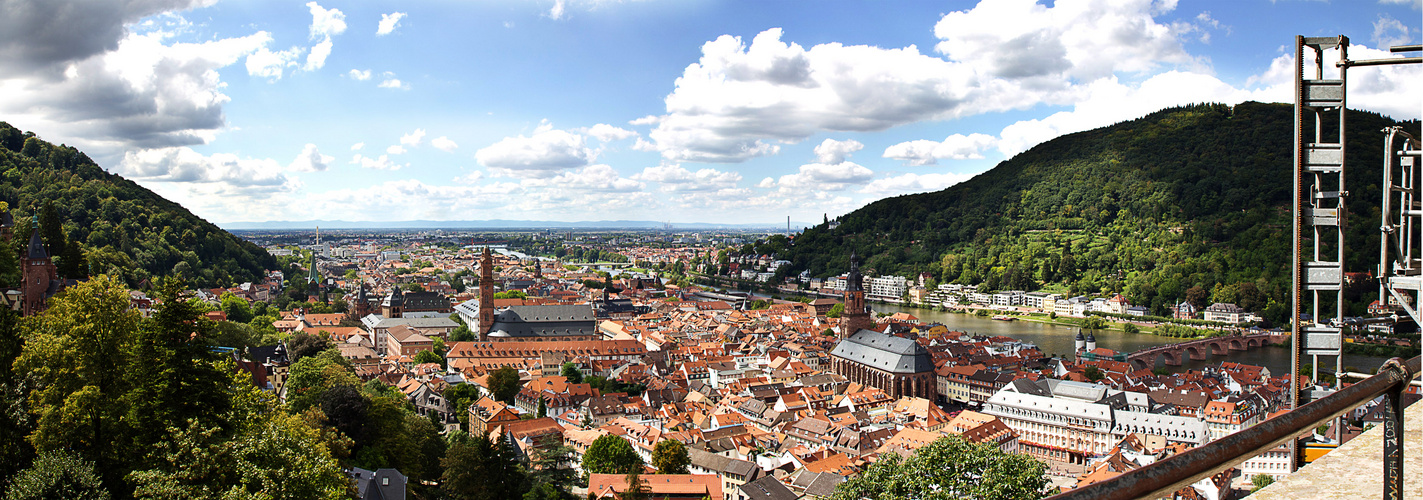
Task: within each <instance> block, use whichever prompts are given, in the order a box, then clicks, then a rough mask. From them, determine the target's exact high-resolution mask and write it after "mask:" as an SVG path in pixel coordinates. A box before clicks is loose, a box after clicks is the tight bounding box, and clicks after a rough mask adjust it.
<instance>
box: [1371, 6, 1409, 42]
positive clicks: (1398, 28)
mask: <svg viewBox="0 0 1423 500" xmlns="http://www.w3.org/2000/svg"><path fill="white" fill-rule="evenodd" d="M1372 40H1373V42H1374V43H1375V44H1378V46H1379V48H1387V47H1392V46H1394V45H1403V44H1406V43H1409V42H1412V41H1413V36H1412V35H1410V34H1409V29H1408V26H1407V25H1404V24H1403V23H1402V22H1399V20H1397V19H1394V18H1393V17H1390V16H1388V15H1387V14H1379V20H1378V21H1374V35H1373V38H1372Z"/></svg>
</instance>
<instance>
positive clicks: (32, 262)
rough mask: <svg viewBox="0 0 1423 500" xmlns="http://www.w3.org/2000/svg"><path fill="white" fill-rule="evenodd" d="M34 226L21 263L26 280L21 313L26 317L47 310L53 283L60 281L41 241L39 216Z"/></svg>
mask: <svg viewBox="0 0 1423 500" xmlns="http://www.w3.org/2000/svg"><path fill="white" fill-rule="evenodd" d="M34 226H35V231H34V233H32V234H30V246H29V248H28V250H27V251H26V252H25V260H23V261H21V263H20V268H21V269H20V275H21V276H22V277H23V279H24V281H23V282H21V283H20V295H21V300H23V301H24V303H23V304H22V305H21V313H22V314H24V315H25V316H30V315H33V314H37V313H39V312H41V311H44V310H45V306H46V304H45V300H46V299H48V298H49V296H50V295H51V294H50V293H49V290H50V287H51V285H52V282H53V281H54V280H56V279H59V269H58V268H56V267H55V265H54V262H53V261H52V260H51V259H50V257H49V253H48V252H46V251H45V249H44V240H42V239H40V224H39V217H38V216H36V217H35V223H34Z"/></svg>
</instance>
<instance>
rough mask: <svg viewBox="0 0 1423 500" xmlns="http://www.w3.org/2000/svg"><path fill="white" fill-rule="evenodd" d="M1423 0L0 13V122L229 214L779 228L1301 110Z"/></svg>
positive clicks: (121, 8) (601, 0)
mask: <svg viewBox="0 0 1423 500" xmlns="http://www.w3.org/2000/svg"><path fill="white" fill-rule="evenodd" d="M1420 9H1423V0H1377V1H1375V0H1360V1H1354V2H1342V1H1336V2H1315V1H1303V0H1276V1H1267V0H1247V1H1242V2H1177V1H1172V0H1164V1H1163V0H1158V1H1149V0H1110V1H1086V0H1058V1H1056V2H1048V1H1046V0H1044V2H1042V3H1034V2H1033V1H1030V0H984V1H982V2H893V3H885V2H869V1H863V2H861V1H856V2H850V1H835V2H749V1H710V0H691V1H675V0H548V1H517V2H516V1H507V2H501V1H487V2H458V3H444V2H435V3H423V2H421V3H411V2H350V1H338V0H317V1H311V2H307V3H304V4H303V3H301V2H275V1H262V0H257V1H244V2H237V1H231V0H229V1H215V0H159V1H153V2H142V3H138V4H135V5H123V4H122V3H119V2H94V3H92V5H91V3H90V2H82V1H78V0H74V1H48V0H0V11H4V12H7V13H8V15H7V16H6V18H4V19H0V121H7V122H9V123H10V124H11V125H14V126H15V127H18V128H20V129H22V130H29V131H34V132H35V133H36V134H38V135H39V136H40V137H41V138H43V139H45V140H48V141H51V142H55V143H65V144H68V145H71V146H75V147H77V148H79V149H81V150H83V151H85V152H86V153H88V154H89V155H90V156H91V157H93V158H94V159H95V160H96V161H97V162H98V163H99V164H100V165H101V166H103V167H104V168H105V169H107V170H109V171H110V172H114V173H117V174H120V175H123V176H125V177H127V178H129V179H132V180H134V181H136V182H138V183H140V184H142V185H143V186H145V187H147V188H149V189H152V190H154V191H156V192H158V193H159V194H161V195H163V196H165V197H167V198H169V199H171V200H173V201H176V202H178V203H181V204H182V205H183V206H185V207H187V208H188V209H190V210H192V211H193V212H194V213H196V214H197V215H199V216H201V217H204V218H206V219H208V220H210V221H213V222H216V223H219V224H221V223H226V222H239V221H242V222H261V221H303V220H347V221H377V222H379V221H406V220H435V221H439V220H455V221H458V220H494V219H511V220H547V221H597V220H639V221H648V220H651V221H668V222H671V223H673V224H676V223H690V222H705V223H726V224H746V223H760V224H772V225H774V224H778V223H784V221H785V220H786V217H787V216H790V217H792V218H793V219H794V220H796V221H820V220H821V218H822V216H823V215H826V214H828V215H829V216H830V217H835V216H838V215H841V214H844V213H846V212H849V211H851V210H853V209H856V208H859V207H861V206H863V205H864V204H866V203H869V202H871V201H874V200H877V199H880V198H884V197H887V196H896V195H900V194H906V193H915V192H926V191H935V190H939V189H942V188H944V187H947V186H949V185H952V184H955V183H958V182H961V181H963V180H966V179H968V178H970V177H972V176H973V175H975V174H978V173H981V172H983V171H986V170H988V169H990V168H992V167H993V166H994V165H995V164H997V163H998V162H1000V161H1002V160H1005V159H1007V158H1010V157H1012V155H1014V154H1017V153H1019V152H1022V151H1024V150H1027V149H1028V148H1030V147H1032V146H1034V145H1036V144H1039V143H1042V142H1044V141H1047V140H1050V139H1052V138H1054V137H1057V136H1060V135H1063V134H1066V133H1071V132H1076V131H1081V130H1087V129H1091V128H1096V127H1100V126H1104V125H1109V124H1111V123H1115V122H1119V121H1123V120H1128V119H1132V118H1136V117H1139V116H1142V115H1145V114H1147V113H1150V112H1152V111H1155V110H1158V109H1160V108H1163V107H1168V106H1174V105H1181V104H1190V103H1197V102H1225V103H1230V104H1234V103H1238V102H1242V101H1246V100H1257V101H1266V102H1288V101H1290V99H1291V97H1290V95H1291V92H1292V82H1291V79H1292V76H1293V75H1292V71H1293V61H1292V59H1293V47H1292V39H1293V36H1294V35H1307V36H1329V35H1335V34H1344V35H1348V36H1350V38H1351V42H1352V44H1353V46H1352V47H1351V49H1350V55H1351V56H1353V57H1355V58H1377V57H1390V55H1389V54H1387V52H1386V51H1387V46H1389V45H1394V44H1403V43H1419V42H1420V40H1423V10H1420ZM1350 85H1351V88H1350V95H1349V98H1350V104H1351V107H1354V108H1361V109H1367V110H1371V111H1376V112H1379V113H1383V114H1385V115H1388V116H1391V117H1393V118H1396V119H1417V118H1419V117H1420V114H1421V113H1423V65H1410V66H1394V67H1379V68H1366V69H1363V68H1361V69H1359V70H1356V72H1354V73H1351V81H1350ZM1370 147H1372V146H1370ZM1282 154H1283V153H1282Z"/></svg>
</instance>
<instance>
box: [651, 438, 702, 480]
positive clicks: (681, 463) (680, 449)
mask: <svg viewBox="0 0 1423 500" xmlns="http://www.w3.org/2000/svg"><path fill="white" fill-rule="evenodd" d="M691 464H692V459H691V458H690V457H688V456H687V446H686V445H684V444H682V442H681V441H678V440H676V439H663V440H661V441H658V442H657V445H656V446H653V447H652V468H654V469H657V473H658V474H686V473H687V466H688V465H691Z"/></svg>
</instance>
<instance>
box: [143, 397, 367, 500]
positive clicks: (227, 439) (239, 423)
mask: <svg viewBox="0 0 1423 500" xmlns="http://www.w3.org/2000/svg"><path fill="white" fill-rule="evenodd" d="M243 378H245V379H246V380H245V381H242V380H240V379H243ZM233 379H234V380H236V381H239V383H238V387H239V388H238V389H237V391H236V392H237V394H236V395H235V396H234V401H236V404H235V405H234V407H235V408H236V409H235V411H234V414H235V415H236V418H234V419H233V420H234V424H235V429H234V430H233V431H232V432H231V433H229V432H224V431H223V430H222V429H221V428H219V427H215V426H214V427H205V426H202V425H199V424H198V423H196V422H190V423H189V424H188V425H187V426H186V427H185V428H183V429H178V428H169V429H168V431H169V433H170V437H169V438H168V439H166V440H164V441H163V442H160V443H159V444H158V446H157V449H156V452H157V454H158V455H159V456H161V457H162V461H161V462H160V464H159V465H158V466H156V467H154V468H151V469H147V470H142V471H135V472H133V473H132V474H130V475H129V478H128V479H129V481H130V482H132V483H133V485H134V487H135V490H134V495H135V496H136V497H139V498H157V499H172V500H178V499H186V498H218V497H221V498H292V499H311V500H316V499H337V498H349V495H351V494H354V492H353V491H350V488H351V485H350V483H349V482H348V479H347V477H346V475H345V474H344V473H343V472H342V471H341V466H340V464H338V463H337V462H336V460H335V459H334V458H333V457H332V456H331V453H330V450H329V449H328V448H327V447H326V444H325V443H324V441H323V439H322V436H321V433H320V432H319V431H318V430H316V429H313V428H311V427H310V426H308V425H306V423H305V422H304V421H302V419H301V418H299V417H296V416H294V415H290V414H288V413H286V412H285V411H282V410H281V409H280V407H278V406H277V403H276V401H275V400H274V399H273V397H272V396H271V395H270V394H266V393H263V392H262V391H261V390H259V389H257V388H256V387H254V386H252V383H251V379H250V378H248V377H245V376H241V375H239V376H234V377H233ZM244 384H245V385H244Z"/></svg>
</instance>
